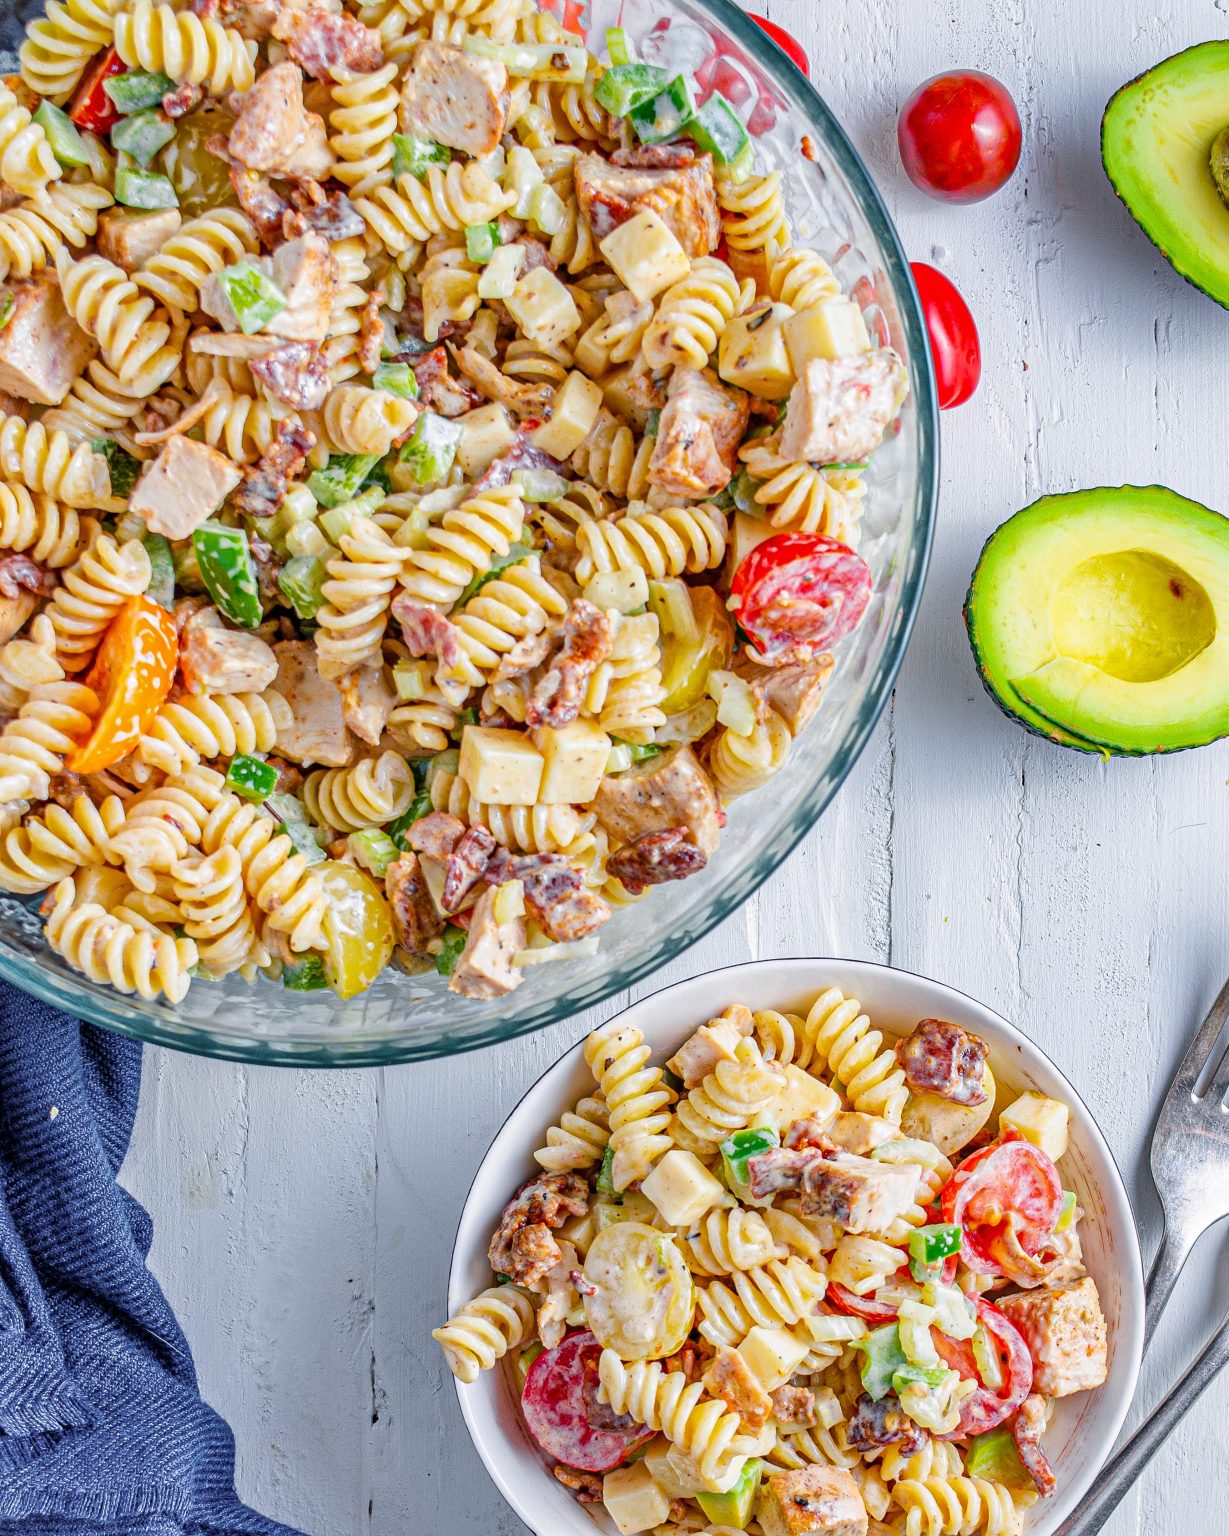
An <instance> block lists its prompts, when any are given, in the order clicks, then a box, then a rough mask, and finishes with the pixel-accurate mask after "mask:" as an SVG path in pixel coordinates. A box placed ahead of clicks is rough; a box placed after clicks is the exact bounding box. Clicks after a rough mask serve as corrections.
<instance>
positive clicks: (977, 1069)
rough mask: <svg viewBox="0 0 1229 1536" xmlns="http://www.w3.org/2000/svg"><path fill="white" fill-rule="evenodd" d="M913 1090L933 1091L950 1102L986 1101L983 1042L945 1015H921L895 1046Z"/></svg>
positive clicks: (919, 1091)
mask: <svg viewBox="0 0 1229 1536" xmlns="http://www.w3.org/2000/svg"><path fill="white" fill-rule="evenodd" d="M896 1057H897V1060H898V1061H899V1062H900V1064H901V1066H902V1067H903V1068H904V1069H905V1081H906V1082H907V1083H908V1085H909V1087H910V1088H911V1089H912V1091H913V1092H914V1093H936V1094H938V1096H939V1097H940V1098H941V1099H948V1100H949V1101H950V1102H951V1103H953V1104H968V1105H974V1104H984V1103H985V1102H986V1089H985V1078H986V1047H985V1043H984V1042H983V1041H981V1040H979V1039H978V1038H977V1036H976V1035H971V1034H970V1033H969V1032H968V1030H965V1029H961V1028H960V1026H959V1025H958V1024H949V1023H948V1022H947V1020H946V1019H923V1020H922V1021H921V1023H920V1024H918V1025H917V1026H916V1027H915V1029H914V1031H913V1033H912V1034H911V1035H910V1036H909V1037H908V1039H906V1040H902V1041H901V1042H900V1044H899V1045H898V1046H897V1047H896Z"/></svg>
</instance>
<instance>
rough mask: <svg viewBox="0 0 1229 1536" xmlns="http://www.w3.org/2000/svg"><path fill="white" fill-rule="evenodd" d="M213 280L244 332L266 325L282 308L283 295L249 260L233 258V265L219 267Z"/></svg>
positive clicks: (247, 333)
mask: <svg viewBox="0 0 1229 1536" xmlns="http://www.w3.org/2000/svg"><path fill="white" fill-rule="evenodd" d="M217 281H218V283H219V285H220V286H221V289H222V291H223V293H225V295H226V297H227V300H228V301H229V303H230V307H231V308H232V309H233V310H234V312H235V319H236V320H237V321H238V323H239V329H240V330H241V331H242V332H243V333H244V335H245V336H250V335H251V334H252V333H253V332H254V331H258V330H260V328H261V326H262V325H268V323H269V321H270V320H273V319H276V318H277V316H278V315H280V314H281V312H282V310H284V309H285V308H286V295H285V294H284V293H283V292H282V290H281V289H280V288H279V287H278V286H277V284H276V283H275V282H274V281H273V279H272V278H270V277H266V276H265V274H264V273H263V272H262V271H261V270H260V268H259V267H257V266H254V265H253V264H252V263H251V262H250V261H237V262H236V263H235V265H234V266H233V267H223V268H222V270H221V271H220V272H219V273H218V275H217Z"/></svg>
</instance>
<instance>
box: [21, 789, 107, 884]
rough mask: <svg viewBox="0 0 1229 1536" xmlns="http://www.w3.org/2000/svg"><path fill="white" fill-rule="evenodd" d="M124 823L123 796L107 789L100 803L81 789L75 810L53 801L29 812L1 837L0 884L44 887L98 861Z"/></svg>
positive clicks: (101, 860) (73, 807) (105, 854)
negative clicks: (34, 811) (110, 793)
mask: <svg viewBox="0 0 1229 1536" xmlns="http://www.w3.org/2000/svg"><path fill="white" fill-rule="evenodd" d="M123 824H124V802H123V801H122V800H121V799H120V798H119V797H118V796H117V795H109V796H108V797H107V798H106V799H105V800H104V801H103V802H102V804H101V805H98V806H96V805H95V804H94V802H93V801H92V800H91V799H90V798H89V796H88V795H79V796H78V797H77V799H76V800H74V802H73V806H72V809H71V810H65V809H64V808H63V806H59V805H56V804H54V803H52V804H49V805H47V806H46V807H45V808H44V809H43V810H42V811H41V812H40V813H39V814H37V815H34V816H27V817H26V818H24V820H23V821H22V823H21V825H20V826H16V827H11V828H10V829H9V830H8V831H7V832H6V833H5V834H4V836H3V838H2V839H0V890H5V891H13V892H15V893H16V894H18V895H21V896H28V895H31V894H32V893H33V892H35V891H45V890H46V889H47V888H48V887H49V886H52V885H55V884H56V883H57V882H58V881H60V880H62V879H63V878H64V877H65V875H70V874H72V872H73V871H74V870H76V869H80V867H81V866H82V865H83V864H100V863H102V862H103V861H104V859H106V857H107V849H108V846H109V844H110V841H111V838H112V837H114V835H115V833H116V832H118V831H119V829H120V827H121V826H123Z"/></svg>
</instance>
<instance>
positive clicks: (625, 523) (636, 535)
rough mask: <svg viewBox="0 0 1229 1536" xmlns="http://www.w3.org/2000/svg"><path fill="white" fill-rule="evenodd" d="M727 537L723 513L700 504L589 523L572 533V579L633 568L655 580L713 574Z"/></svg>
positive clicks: (722, 557)
mask: <svg viewBox="0 0 1229 1536" xmlns="http://www.w3.org/2000/svg"><path fill="white" fill-rule="evenodd" d="M728 533H729V524H728V521H727V519H726V516H725V514H724V513H723V512H720V511H718V510H717V509H716V508H715V507H710V506H707V505H703V504H701V505H698V506H694V507H691V506H689V507H667V508H666V509H665V510H664V511H662V512H650V511H648V510H647V509H646V510H645V511H642V512H635V513H633V512H629V513H627V515H626V516H624V517H621V518H619V519H618V520H617V521H616V522H602V523H587V524H586V525H585V526H584V527H583V528H581V529H579V531H578V532H577V535H576V547H577V549H579V551H580V562H579V564H578V565H577V567H576V579H577V580H578V581H580V582H581V583H582V584H583V583H585V582H587V581H589V579H590V578H591V577H592V576H594V575H596V574H597V573H598V572H599V571H603V572H604V571H619V570H631V569H635V568H636V567H639V568H640V569H641V570H642V571H644V572H645V573H646V574H647V575H648V576H650V577H651V578H652V579H654V580H656V581H660V580H661V579H662V578H663V577H664V576H682V575H683V574H684V572H690V573H691V574H693V575H694V574H696V573H698V572H700V571H710V570H714V569H715V568H716V567H717V566H719V565H720V564H721V562H722V561H723V560H724V559H725V551H726V540H727V536H728Z"/></svg>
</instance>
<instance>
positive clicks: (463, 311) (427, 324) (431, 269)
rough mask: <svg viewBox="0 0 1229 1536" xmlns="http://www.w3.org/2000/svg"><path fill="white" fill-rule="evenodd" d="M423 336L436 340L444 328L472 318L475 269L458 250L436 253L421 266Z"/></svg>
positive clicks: (475, 298) (475, 304) (475, 300)
mask: <svg viewBox="0 0 1229 1536" xmlns="http://www.w3.org/2000/svg"><path fill="white" fill-rule="evenodd" d="M420 282H421V283H422V333H423V336H424V338H425V339H426V340H427V341H438V340H439V338H440V335H441V333H442V332H443V330H444V327H445V325H463V324H464V323H465V322H466V321H467V320H470V319H472V318H473V315H474V313H475V311H476V310H477V309H478V306H479V305H480V304H481V303H482V300H481V299H480V298H479V296H478V268H477V266H476V265H475V264H474V263H473V262H472V261H470V260H469V258H468V257H467V256H466V254H465V252H464V251H463V250H461V249H460V248H458V247H455V246H454V247H451V248H450V249H448V250H446V251H437V252H436V254H435V255H434V256H429V257H428V258H427V260H426V261H425V262H424V263H423V266H422V270H421V273H420Z"/></svg>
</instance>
